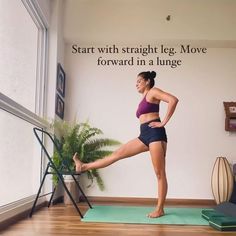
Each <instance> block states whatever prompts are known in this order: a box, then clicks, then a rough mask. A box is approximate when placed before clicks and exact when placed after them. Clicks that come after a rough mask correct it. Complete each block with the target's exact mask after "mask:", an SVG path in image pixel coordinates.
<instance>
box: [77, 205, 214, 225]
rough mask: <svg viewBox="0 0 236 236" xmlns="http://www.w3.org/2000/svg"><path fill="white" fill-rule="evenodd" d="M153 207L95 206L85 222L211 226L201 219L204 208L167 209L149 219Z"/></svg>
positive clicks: (87, 214)
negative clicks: (157, 216) (158, 215)
mask: <svg viewBox="0 0 236 236" xmlns="http://www.w3.org/2000/svg"><path fill="white" fill-rule="evenodd" d="M153 209H154V208H153V207H136V206H100V205H98V206H93V209H89V210H88V211H87V212H86V214H85V216H84V218H83V219H82V221H83V222H103V223H127V224H171V225H173V224H174V225H209V223H208V221H207V220H205V219H203V218H202V217H201V211H202V210H203V209H202V208H165V215H164V216H162V217H160V218H148V217H147V214H148V213H150V212H151V211H153Z"/></svg>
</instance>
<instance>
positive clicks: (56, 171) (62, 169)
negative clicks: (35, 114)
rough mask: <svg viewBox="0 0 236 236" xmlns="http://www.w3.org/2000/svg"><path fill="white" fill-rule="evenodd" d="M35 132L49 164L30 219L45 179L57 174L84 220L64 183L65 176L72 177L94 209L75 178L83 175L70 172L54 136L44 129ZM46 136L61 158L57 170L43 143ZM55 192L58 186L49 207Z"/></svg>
mask: <svg viewBox="0 0 236 236" xmlns="http://www.w3.org/2000/svg"><path fill="white" fill-rule="evenodd" d="M33 131H34V134H35V136H36V138H37V140H38V142H39V143H40V145H41V147H42V149H43V151H44V153H45V154H46V156H47V159H48V163H47V167H46V170H45V171H44V175H43V178H42V181H41V183H40V187H39V189H38V193H37V196H36V198H35V201H34V203H33V206H32V209H31V211H30V214H29V217H32V215H33V212H34V210H35V206H36V204H37V201H38V198H39V195H40V192H41V189H42V187H43V184H44V181H45V179H46V176H47V175H52V174H56V175H57V176H58V179H59V180H60V181H61V183H62V186H63V187H64V189H65V191H66V193H67V194H68V196H69V198H70V200H71V201H72V203H73V205H74V207H75V208H76V210H77V212H78V213H79V215H80V217H81V218H83V214H82V213H81V211H80V209H79V207H78V206H77V204H76V202H75V200H74V198H73V196H72V195H71V193H70V191H69V189H68V188H67V186H66V184H65V181H64V178H63V175H70V176H71V177H72V178H73V180H74V181H75V184H76V186H77V187H78V189H79V191H80V192H81V194H82V196H83V198H84V200H85V201H86V203H87V204H88V206H89V207H90V208H92V205H91V204H90V202H89V200H88V198H87V197H86V195H85V194H84V192H83V190H82V188H81V187H80V185H79V182H78V181H77V180H76V178H75V176H78V175H81V174H82V173H76V172H75V171H71V170H70V167H69V165H68V164H67V162H66V161H65V160H63V158H62V155H61V153H60V151H59V148H58V146H57V144H56V142H55V140H54V139H53V138H52V136H51V135H50V134H49V133H48V132H47V131H45V130H43V129H39V128H36V127H35V128H33ZM39 132H40V133H41V134H42V139H40V137H39V134H38V133H39ZM45 136H46V137H48V138H49V139H50V140H51V141H52V143H53V145H54V148H55V150H56V151H57V152H58V154H59V157H60V158H61V161H62V165H61V166H60V167H59V168H57V167H56V165H55V164H54V162H53V160H52V158H51V157H50V155H49V153H48V151H47V149H46V147H45V145H44V143H43V138H44V137H45ZM51 170H52V171H51ZM55 191H56V186H55V187H54V188H53V191H52V195H51V198H50V200H49V203H48V207H50V205H51V203H52V200H53V196H54V193H55Z"/></svg>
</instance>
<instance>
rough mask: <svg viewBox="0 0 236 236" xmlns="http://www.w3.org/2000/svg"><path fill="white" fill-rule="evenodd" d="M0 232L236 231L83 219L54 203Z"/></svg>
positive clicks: (153, 235)
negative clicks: (93, 221)
mask: <svg viewBox="0 0 236 236" xmlns="http://www.w3.org/2000/svg"><path fill="white" fill-rule="evenodd" d="M93 204H94V202H93ZM78 205H79V207H80V209H81V210H82V212H83V213H84V212H86V210H87V209H88V207H87V206H86V205H85V204H84V203H80V204H78ZM103 205H104V204H103ZM113 205H114V204H113ZM0 235H9V236H15V235H16V236H18V235H19V236H48V235H50V236H54V235H55V236H58V235H65V236H67V235H68V236H73V235H84V236H86V235H93V236H106V235H112V236H119V235H127V236H146V235H148V236H149V235H150V236H211V235H212V236H220V235H236V232H220V231H217V230H214V229H213V228H211V227H210V226H174V225H142V224H110V223H85V222H81V221H80V217H79V215H78V213H77V212H76V210H75V209H74V207H73V206H71V205H67V206H65V205H64V204H57V205H54V206H52V207H50V208H46V207H44V208H42V209H41V210H39V211H37V212H36V213H35V214H34V215H33V217H32V218H26V219H24V220H21V221H19V222H18V223H16V224H14V225H12V226H9V227H8V228H6V229H5V230H4V231H2V232H0Z"/></svg>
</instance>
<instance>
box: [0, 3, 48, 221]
mask: <svg viewBox="0 0 236 236" xmlns="http://www.w3.org/2000/svg"><path fill="white" fill-rule="evenodd" d="M21 1H22V3H23V4H24V6H25V7H26V9H27V11H28V12H29V14H30V16H31V18H32V20H33V21H34V23H35V24H36V26H37V27H38V29H39V33H38V48H37V51H38V54H37V71H36V96H35V104H36V105H35V112H32V111H30V110H29V109H27V108H25V107H24V106H22V105H20V104H19V103H17V102H16V101H14V100H12V99H11V98H9V97H7V96H6V95H4V94H2V93H0V109H2V110H5V111H6V112H9V113H11V114H12V115H15V116H17V117H19V118H21V119H23V120H25V121H26V122H28V123H31V124H33V125H35V126H38V127H40V128H43V129H46V128H47V123H46V122H45V121H44V120H43V118H41V117H44V114H45V111H46V91H47V89H46V85H47V64H48V30H47V29H48V23H47V20H46V19H45V17H44V15H43V13H42V11H41V9H40V7H39V5H38V3H37V1H34V0H21ZM43 165H44V163H42V166H43ZM42 166H41V167H39V168H41V169H42ZM34 198H35V195H33V196H28V197H27V198H25V199H21V200H19V201H16V202H13V203H10V204H8V205H6V206H4V207H2V208H0V213H2V214H0V222H1V221H3V220H5V219H7V218H9V217H12V216H14V215H16V214H18V213H21V212H22V211H24V210H26V209H27V208H29V207H30V206H31V207H32V205H31V202H32V201H33V200H34ZM40 202H41V201H40V200H39V203H40ZM29 203H30V204H29Z"/></svg>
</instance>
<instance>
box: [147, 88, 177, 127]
mask: <svg viewBox="0 0 236 236" xmlns="http://www.w3.org/2000/svg"><path fill="white" fill-rule="evenodd" d="M152 97H153V98H155V99H156V100H160V101H164V102H166V103H168V108H167V111H166V115H165V117H164V119H163V120H162V122H151V123H150V124H149V126H150V127H153V128H154V127H162V126H165V125H166V123H167V122H168V121H169V119H170V118H171V116H172V115H173V113H174V111H175V108H176V105H177V103H178V101H179V100H178V98H176V97H175V96H173V95H171V94H169V93H166V92H164V91H162V90H160V89H158V88H153V89H152Z"/></svg>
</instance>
